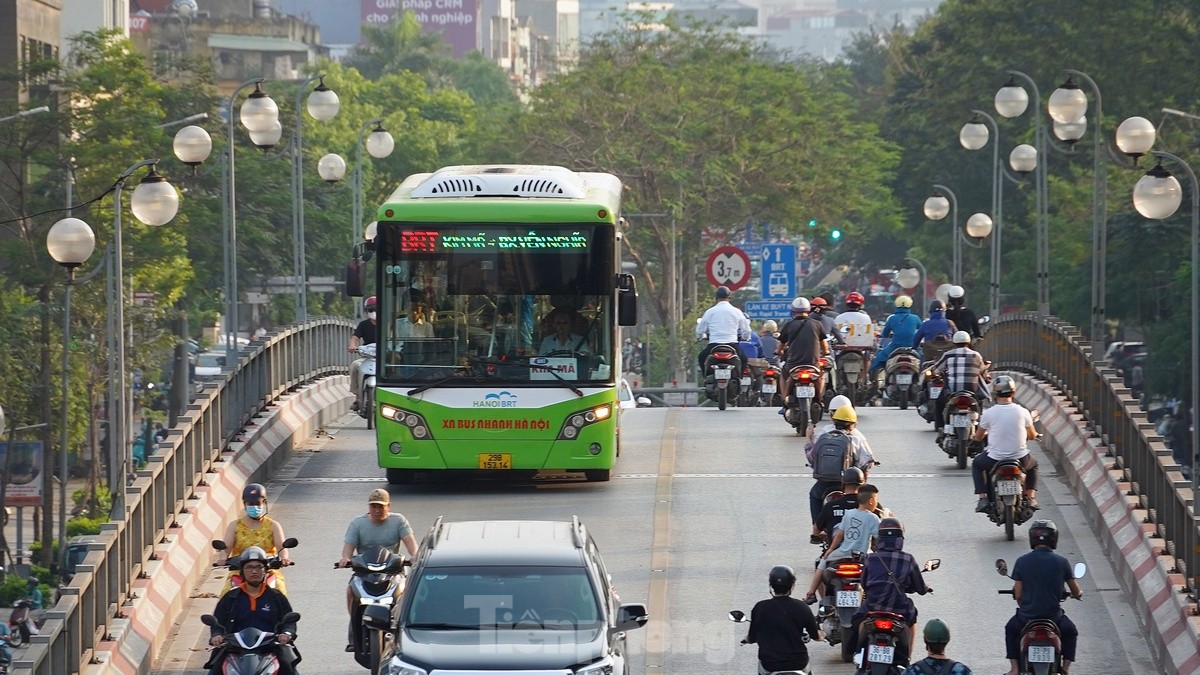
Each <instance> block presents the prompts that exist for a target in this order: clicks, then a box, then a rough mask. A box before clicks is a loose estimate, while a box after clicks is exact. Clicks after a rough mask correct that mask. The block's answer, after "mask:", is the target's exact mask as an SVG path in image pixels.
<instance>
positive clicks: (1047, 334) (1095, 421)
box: [984, 313, 1200, 591]
mask: <svg viewBox="0 0 1200 675" xmlns="http://www.w3.org/2000/svg"><path fill="white" fill-rule="evenodd" d="M984 338H985V342H984V349H985V350H986V352H987V356H988V358H990V359H991V360H992V362H993V368H995V369H997V370H1017V371H1022V372H1026V373H1030V374H1032V375H1035V376H1037V377H1039V378H1041V379H1043V380H1045V381H1047V382H1050V383H1052V384H1053V385H1054V386H1055V387H1057V388H1058V389H1059V390H1060V391H1061V392H1062V393H1063V394H1064V395H1065V396H1067V397H1068V398H1069V399H1070V400H1071V402H1072V403H1073V404H1074V405H1075V407H1076V408H1077V409H1078V410H1080V411H1083V413H1084V415H1085V416H1086V421H1087V423H1088V424H1089V425H1090V426H1091V428H1092V430H1093V431H1094V432H1095V433H1096V435H1097V436H1098V437H1099V438H1100V439H1101V440H1102V441H1103V442H1104V444H1105V446H1107V448H1108V452H1109V454H1110V455H1111V456H1112V457H1114V458H1115V460H1116V462H1117V464H1118V466H1119V468H1120V469H1122V470H1123V471H1125V472H1126V474H1127V476H1128V479H1129V481H1130V482H1131V483H1132V484H1133V490H1134V492H1135V493H1136V494H1137V495H1138V499H1139V500H1140V501H1141V502H1142V507H1143V508H1145V509H1146V510H1147V511H1148V512H1149V513H1150V514H1151V517H1152V518H1153V521H1154V526H1155V529H1156V531H1157V534H1158V536H1160V537H1162V538H1163V539H1164V540H1165V541H1166V550H1167V552H1168V553H1169V554H1170V555H1172V556H1173V557H1174V558H1175V559H1176V560H1177V561H1178V564H1179V566H1180V569H1179V572H1180V573H1182V574H1183V576H1184V578H1185V579H1186V580H1187V582H1188V585H1189V588H1190V589H1191V590H1192V591H1195V590H1196V589H1197V588H1198V587H1200V551H1197V548H1196V547H1197V546H1198V545H1200V519H1197V518H1196V517H1195V516H1194V515H1193V510H1192V502H1193V499H1194V495H1193V494H1192V487H1191V482H1190V481H1188V480H1186V479H1184V477H1183V474H1182V473H1181V472H1180V467H1179V465H1178V464H1177V463H1176V462H1175V459H1174V458H1173V457H1172V454H1171V450H1170V449H1169V448H1168V447H1167V445H1166V443H1165V442H1164V441H1163V439H1162V437H1161V436H1159V435H1158V434H1156V433H1155V432H1154V425H1153V424H1151V423H1150V420H1149V419H1148V418H1147V416H1146V413H1145V412H1143V411H1142V410H1141V409H1140V408H1139V407H1138V404H1137V401H1136V399H1134V397H1133V395H1132V392H1131V391H1130V390H1129V389H1128V388H1126V387H1125V386H1124V384H1123V383H1122V382H1121V380H1120V378H1118V377H1117V375H1116V371H1114V370H1113V369H1111V368H1106V367H1104V365H1103V364H1098V363H1096V362H1095V361H1094V360H1093V352H1092V345H1091V343H1090V342H1089V341H1088V340H1087V339H1085V338H1084V337H1083V336H1082V335H1081V334H1080V333H1079V331H1078V330H1077V329H1076V328H1075V327H1073V326H1071V325H1070V324H1067V323H1065V322H1063V321H1060V320H1058V319H1057V318H1056V317H1047V316H1043V315H1039V314H1032V313H1030V314H1008V315H1005V316H1003V317H1001V318H1000V319H999V320H998V321H996V322H994V323H993V324H992V326H991V328H990V329H989V330H988V331H987V333H986V335H985V336H984Z"/></svg>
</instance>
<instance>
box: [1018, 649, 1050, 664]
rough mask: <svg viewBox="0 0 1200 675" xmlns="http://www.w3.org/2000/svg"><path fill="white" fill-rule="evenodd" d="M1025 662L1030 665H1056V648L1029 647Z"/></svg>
mask: <svg viewBox="0 0 1200 675" xmlns="http://www.w3.org/2000/svg"><path fill="white" fill-rule="evenodd" d="M1025 654H1026V657H1025V660H1026V661H1028V662H1030V663H1054V647H1045V646H1042V645H1029V649H1028V651H1026V652H1025Z"/></svg>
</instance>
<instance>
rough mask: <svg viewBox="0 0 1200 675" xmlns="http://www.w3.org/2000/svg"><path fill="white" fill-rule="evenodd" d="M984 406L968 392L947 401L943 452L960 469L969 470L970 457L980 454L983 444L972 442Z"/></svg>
mask: <svg viewBox="0 0 1200 675" xmlns="http://www.w3.org/2000/svg"><path fill="white" fill-rule="evenodd" d="M981 409H982V405H981V404H980V402H979V399H977V398H975V394H973V393H972V392H969V391H967V390H965V389H964V390H962V391H956V392H954V393H953V394H951V395H950V400H948V401H946V413H945V414H946V426H945V427H943V429H942V431H943V433H944V434H945V435H944V436H943V437H942V451H944V452H945V453H946V454H947V455H950V457H951V458H953V459H954V460H955V462H957V464H958V468H960V469H965V468H967V459H968V457H974V456H975V455H977V454H979V451H980V449H981V448H982V444H981V443H979V442H976V441H972V440H971V437H972V436H973V435H975V427H976V425H977V424H979V413H980V412H981Z"/></svg>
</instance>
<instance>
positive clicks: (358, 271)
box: [346, 257, 363, 298]
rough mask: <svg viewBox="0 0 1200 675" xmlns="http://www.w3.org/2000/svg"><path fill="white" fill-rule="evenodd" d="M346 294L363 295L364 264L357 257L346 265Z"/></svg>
mask: <svg viewBox="0 0 1200 675" xmlns="http://www.w3.org/2000/svg"><path fill="white" fill-rule="evenodd" d="M346 295H347V296H349V297H351V298H361V297H362V296H363V264H362V261H360V260H359V259H358V258H357V257H354V258H351V259H350V262H349V264H347V265H346Z"/></svg>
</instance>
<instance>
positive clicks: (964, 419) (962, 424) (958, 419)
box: [950, 415, 971, 429]
mask: <svg viewBox="0 0 1200 675" xmlns="http://www.w3.org/2000/svg"><path fill="white" fill-rule="evenodd" d="M950 426H952V427H954V428H955V429H965V428H967V427H969V426H971V416H970V415H951V416H950Z"/></svg>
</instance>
